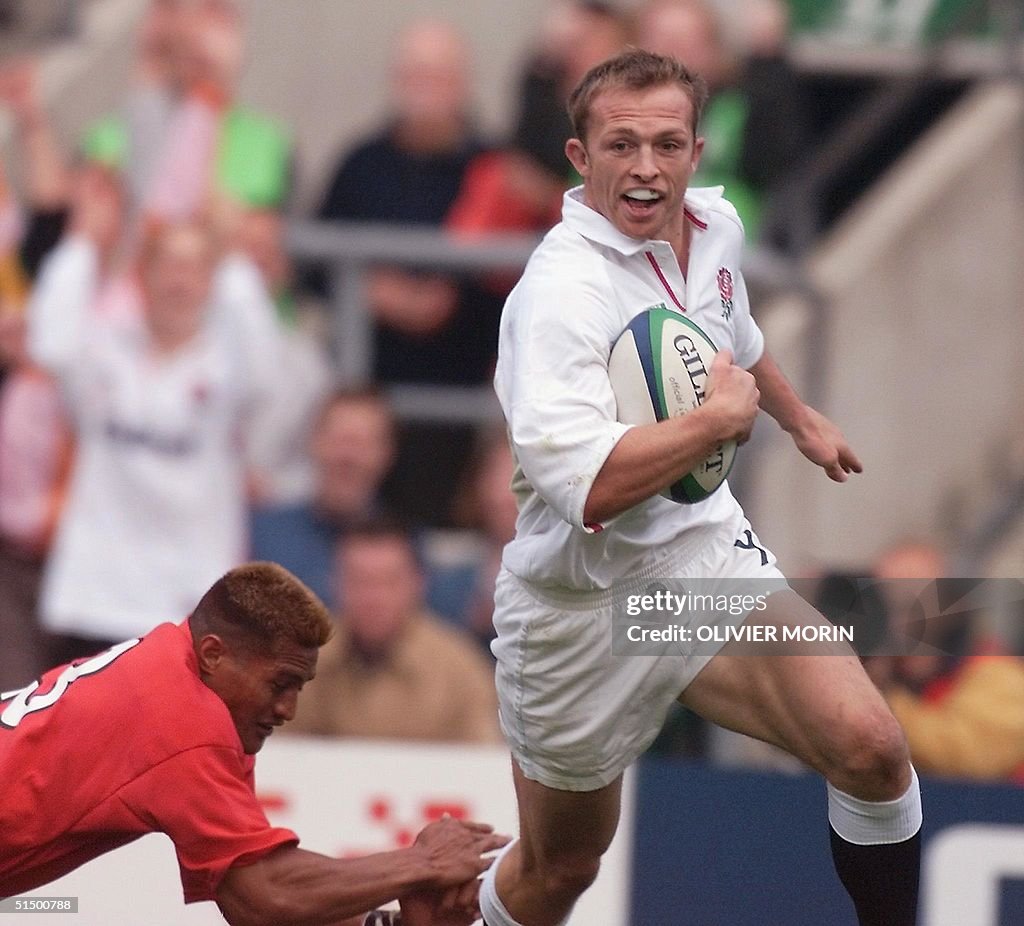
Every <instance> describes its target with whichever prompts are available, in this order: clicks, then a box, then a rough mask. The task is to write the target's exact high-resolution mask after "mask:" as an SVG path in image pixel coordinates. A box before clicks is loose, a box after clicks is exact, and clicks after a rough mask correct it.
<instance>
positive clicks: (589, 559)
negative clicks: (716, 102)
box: [494, 187, 764, 590]
mask: <svg viewBox="0 0 1024 926" xmlns="http://www.w3.org/2000/svg"><path fill="white" fill-rule="evenodd" d="M685 210H686V220H687V221H688V222H689V223H690V224H691V236H690V261H689V267H688V270H687V278H686V279H685V280H684V279H683V275H682V273H681V272H680V269H679V262H678V260H677V259H676V256H675V252H674V251H673V250H672V247H671V245H669V243H668V242H666V241H653V240H651V241H642V240H637V239H635V238H629V237H627V236H625V235H623V234H622V233H621V232H619V231H618V230H617V229H616V228H615V226H614V225H612V223H611V222H609V221H608V220H607V219H606V218H605V217H604V216H602V215H601V214H600V213H598V212H596V211H594V210H593V209H591V208H590V207H589V206H586V205H584V203H583V191H582V187H577V188H576V189H573V190H570V191H569V192H568V193H566V194H565V199H564V203H563V206H562V221H561V222H560V223H559V224H558V225H556V226H555V227H554V228H553V229H552V230H551V231H550V232H549V233H548V234H547V235H546V236H545V238H544V240H543V241H542V242H541V244H540V245H539V246H538V248H537V250H536V251H535V252H534V253H533V255H532V257H531V258H530V261H529V263H528V264H527V267H526V270H525V271H524V273H523V276H522V279H521V280H520V281H519V283H518V284H517V285H516V287H515V289H513V291H512V293H511V294H510V295H509V298H508V301H507V302H506V304H505V310H504V313H503V315H502V319H501V331H500V336H499V342H498V364H497V369H496V371H495V378H494V384H495V389H496V391H497V393H498V398H499V400H500V402H501V406H502V409H503V410H504V412H505V419H506V421H507V423H508V429H509V436H510V440H511V443H512V450H513V454H514V456H515V459H516V471H515V475H514V477H513V483H512V488H513V491H515V493H516V496H517V500H518V504H519V518H518V521H517V524H516V536H515V539H514V540H512V541H511V543H509V544H508V546H507V547H506V548H505V551H504V555H503V563H504V565H505V567H506V568H507V569H509V570H510V571H511V572H512V573H513V574H515V575H517V576H519V578H521V579H524V580H525V581H527V582H531V583H534V584H536V585H539V586H545V587H552V586H556V587H563V588H568V589H579V590H595V589H604V588H609V587H610V586H611V585H612V584H613V583H614V582H616V581H618V580H619V579H622V578H625V577H627V576H630V575H633V574H635V573H637V572H639V571H641V570H643V569H646V568H648V567H651V566H653V565H655V564H656V563H657V562H658V561H659V560H661V559H664V558H666V557H667V556H670V555H671V554H672V552H673V551H674V550H675V549H676V548H677V546H678V545H679V544H680V543H681V542H682V541H683V539H684V537H685V536H686V534H687V532H688V531H692V530H693V529H694V528H697V527H699V526H701V525H711V524H715V523H723V522H727V521H732V520H736V521H737V522H738V520H739V517H741V512H740V508H739V505H738V503H737V502H736V500H735V499H734V498H733V496H732V494H731V492H730V491H729V487H728V484H726V485H724V486H722V488H720V489H719V490H718V491H717V492H715V493H714V494H713V495H712V496H711V497H710V498H708V499H706V500H705V501H703V502H700V503H698V504H696V505H679V504H676V503H675V502H671V501H669V500H668V499H665V498H662V497H661V496H656V497H654V498H651V499H648V500H647V501H645V502H642V503H640V504H639V505H637V506H635V507H634V508H631V509H630V510H628V511H626V512H623V513H622V514H621V515H619V516H618V517H616V518H614V519H612V520H611V521H609V522H607V523H605V524H603V525H584V523H583V507H584V504H585V503H586V500H587V496H588V494H589V493H590V489H591V486H592V485H593V482H594V479H595V478H596V476H597V473H598V471H599V470H600V469H601V466H602V465H603V464H604V461H605V459H606V458H607V456H608V454H609V453H610V452H611V450H612V448H613V447H614V446H615V444H616V443H617V442H618V441H619V439H620V438H621V437H622V435H623V434H624V433H625V432H626V431H627V430H628V429H629V425H625V424H620V423H619V422H617V421H616V420H615V397H614V395H613V394H612V389H611V384H610V382H609V380H608V357H609V354H610V352H611V347H612V344H613V343H614V342H615V340H616V338H618V336H619V335H620V334H621V333H622V330H623V329H624V328H625V327H626V325H627V324H628V323H629V322H630V321H631V320H632V319H633V318H634V317H635V316H636V315H637V314H638V313H640V312H642V311H644V310H645V309H648V308H650V307H651V306H655V305H662V304H663V305H665V306H666V307H668V308H670V309H672V308H674V309H677V310H678V311H680V312H685V314H686V315H687V316H688V317H689V318H692V319H693V320H694V321H695V322H696V323H697V324H698V325H699V326H700V327H701V328H702V329H703V330H704V331H705V332H706V333H707V334H708V336H709V337H710V338H711V340H712V341H714V343H715V344H716V345H717V346H718V348H719V349H726V348H728V349H730V350H731V351H732V352H733V354H734V356H735V360H736V362H737V363H738V364H740V365H741V366H744V367H750V366H752V365H753V364H755V363H756V362H757V361H758V359H759V358H760V356H761V352H762V350H763V347H764V338H763V336H762V334H761V331H760V330H759V329H758V327H757V325H756V323H755V322H754V320H753V319H752V318H751V316H750V305H749V302H748V300H747V292H746V287H745V286H744V283H743V276H742V274H741V272H740V259H741V256H742V251H743V227H742V225H741V224H740V220H739V218H738V216H737V215H736V210H735V209H734V208H733V207H732V205H731V204H730V203H729V202H727V201H726V200H725V199H723V198H722V188H721V187H712V188H703V189H701V188H698V189H691V190H688V191H687V194H686V200H685Z"/></svg>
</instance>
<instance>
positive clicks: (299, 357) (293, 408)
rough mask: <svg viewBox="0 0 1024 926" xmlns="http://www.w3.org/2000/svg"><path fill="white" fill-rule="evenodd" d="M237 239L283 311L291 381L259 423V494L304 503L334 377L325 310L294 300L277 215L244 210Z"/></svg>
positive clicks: (286, 376) (284, 360) (255, 476)
mask: <svg viewBox="0 0 1024 926" xmlns="http://www.w3.org/2000/svg"><path fill="white" fill-rule="evenodd" d="M234 240H235V243H236V246H237V247H238V249H239V250H240V251H241V252H242V253H244V254H246V255H247V256H248V257H249V259H250V260H251V261H252V262H253V264H254V265H255V267H256V268H257V269H258V270H259V272H260V276H261V277H262V278H263V284H264V285H265V286H266V288H267V291H268V292H269V293H270V296H271V298H272V299H273V301H274V306H275V308H276V309H277V321H278V326H279V327H280V329H281V331H280V334H281V351H280V354H279V356H280V361H281V369H280V371H279V374H278V375H279V377H280V379H281V381H282V382H283V383H287V388H286V389H279V390H275V392H274V393H273V396H272V401H270V402H268V403H267V405H266V407H265V408H264V410H263V414H262V415H261V416H260V420H259V421H256V422H254V423H253V430H252V434H251V440H250V446H251V452H250V455H249V459H250V462H251V464H252V467H253V472H252V489H253V495H254V497H255V499H256V501H257V502H258V503H260V504H261V505H294V504H300V503H301V502H302V501H304V500H305V499H308V498H309V497H310V495H311V493H312V491H313V468H312V465H311V461H310V456H309V453H308V448H309V442H310V439H311V436H312V433H313V428H314V425H315V423H316V418H317V412H318V410H319V409H320V408H321V406H322V404H323V402H324V400H325V399H326V397H327V394H328V392H329V391H330V385H331V379H332V375H333V374H332V371H331V365H330V360H329V358H328V356H327V351H326V349H325V346H324V345H325V339H324V337H323V332H322V330H320V327H319V323H320V321H321V320H322V309H321V307H320V306H313V305H311V304H309V302H308V301H307V302H306V303H304V304H300V302H299V300H298V298H297V296H296V291H295V286H294V277H293V271H292V265H291V260H290V258H289V256H288V254H287V253H286V251H285V248H284V220H283V217H282V215H281V213H280V212H279V211H278V210H276V209H246V210H245V211H244V215H243V216H242V217H241V220H240V221H239V222H238V223H237V224H236V225H235V232H234Z"/></svg>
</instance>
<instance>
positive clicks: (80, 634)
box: [28, 167, 278, 661]
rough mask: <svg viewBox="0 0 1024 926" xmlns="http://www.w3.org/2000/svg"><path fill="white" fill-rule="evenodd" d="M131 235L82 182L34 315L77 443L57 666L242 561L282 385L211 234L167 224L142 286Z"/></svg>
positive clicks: (60, 554) (34, 333) (99, 188)
mask: <svg viewBox="0 0 1024 926" xmlns="http://www.w3.org/2000/svg"><path fill="white" fill-rule="evenodd" d="M122 221H123V214H122V199H121V195H120V191H119V188H118V186H117V184H116V182H115V181H114V180H113V179H112V177H111V176H110V175H109V172H107V171H106V170H105V169H103V168H96V167H90V168H87V169H86V170H85V171H84V173H83V177H82V181H81V183H80V185H79V188H78V191H77V193H76V198H75V202H74V207H73V210H72V216H71V220H70V227H69V232H68V234H67V235H66V237H65V239H64V240H63V242H62V243H61V244H60V246H59V247H58V248H57V250H56V251H54V252H53V254H52V255H51V256H50V257H49V258H48V259H47V262H46V264H45V265H44V267H43V270H42V273H41V275H40V279H39V283H38V285H37V287H36V289H35V291H34V293H33V295H32V298H31V300H30V304H29V313H28V316H29V317H28V320H29V339H28V343H29V350H30V354H31V356H32V358H33V360H34V361H35V362H36V363H38V364H39V365H40V366H43V367H45V368H46V369H47V370H48V371H49V372H50V373H52V374H53V375H54V376H56V377H57V379H58V380H59V382H60V386H61V389H62V393H63V397H64V400H65V403H66V405H67V407H68V409H69V411H70V414H71V417H72V420H73V425H74V430H75V436H76V440H77V450H76V456H75V462H74V468H73V472H72V476H71V482H70V487H69V491H68V498H67V501H66V505H65V507H64V510H63V512H62V515H61V518H60V522H59V524H58V527H57V533H56V537H55V540H54V545H53V548H52V551H51V555H50V560H49V562H48V564H47V571H46V576H45V581H44V586H43V597H42V617H43V621H44V625H45V626H46V628H47V629H48V630H50V631H51V632H52V633H54V634H57V635H58V646H57V649H56V651H55V652H54V653H53V654H51V658H52V659H53V660H54V661H67V660H69V659H72V658H75V657H77V656H79V655H82V654H83V653H85V652H88V651H95V650H96V649H99V648H102V646H103V645H104V643H106V642H109V641H111V640H120V639H123V638H125V637H127V636H132V635H138V634H143V633H146V632H147V631H148V630H150V629H151V628H152V627H154V626H155V625H156V624H157V623H159V622H161V621H163V620H166V619H168V617H172V618H173V617H174V616H176V615H177V616H180V615H183V614H186V613H187V611H188V608H189V607H190V602H193V601H195V600H196V599H197V598H198V597H199V595H201V594H202V592H203V590H204V589H205V588H206V587H207V586H209V584H210V583H211V582H212V581H213V579H215V578H216V577H217V576H218V575H220V574H221V573H223V572H225V571H226V570H227V569H229V568H230V567H231V566H233V565H235V564H236V563H238V562H239V561H240V560H241V559H242V558H243V557H244V553H245V547H246V543H245V524H246V519H245V509H246V495H245V489H246V479H245V476H246V460H245V456H244V446H243V445H244V435H245V433H246V430H247V426H248V424H249V422H250V421H251V418H252V416H255V415H258V413H259V407H260V403H261V402H262V401H264V400H265V396H266V394H267V393H268V392H269V391H271V390H272V389H273V388H274V387H275V385H276V381H275V379H274V377H275V375H276V373H277V363H276V359H275V354H276V350H277V347H278V334H277V329H276V327H275V324H274V319H273V307H272V305H271V304H270V300H269V297H268V296H267V294H266V291H265V289H264V288H263V285H262V283H261V281H260V279H259V275H258V273H257V271H256V270H255V268H253V267H252V265H251V264H250V263H249V262H248V261H247V260H246V259H245V258H243V257H241V256H240V255H231V256H229V257H227V258H224V259H223V260H221V259H220V256H219V253H218V246H217V243H216V241H215V239H214V237H213V234H212V232H211V230H210V229H209V227H208V226H205V225H203V224H200V223H198V222H190V223H177V224H173V223H172V224H164V225H154V226H153V228H152V229H151V230H150V232H149V234H148V237H147V239H146V240H145V241H144V243H143V246H142V248H141V252H140V255H139V260H138V272H137V284H136V282H135V280H136V277H134V276H132V277H128V278H116V277H115V276H111V274H110V270H109V268H110V267H111V265H112V261H113V252H114V250H115V249H116V247H117V243H118V241H119V240H120V231H121V228H122ZM115 289H116V290H118V292H119V299H118V300H116V301H115V300H112V299H111V298H110V297H109V293H110V292H111V291H112V290H115ZM115 306H116V308H115ZM240 438H242V441H240Z"/></svg>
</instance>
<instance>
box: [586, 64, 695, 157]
mask: <svg viewBox="0 0 1024 926" xmlns="http://www.w3.org/2000/svg"><path fill="white" fill-rule="evenodd" d="M665 84H675V85H676V86H678V87H680V88H681V89H682V90H684V91H685V92H686V95H687V96H688V97H689V98H690V103H691V104H692V105H693V132H694V135H696V134H697V125H698V124H699V122H700V117H701V115H702V113H703V111H704V106H705V104H706V103H707V100H708V87H707V84H706V83H705V82H704V78H703V77H701V76H700V75H699V74H696V73H694V72H693V71H691V70H690V69H689V68H687V67H686V65H684V64H682V63H681V62H679V61H677V60H676V59H675V58H669V57H667V56H665V55H656V54H654V53H653V52H649V51H643V50H641V49H639V48H631V49H629V50H628V51H624V52H622V54H620V55H616V56H615V57H614V58H609V59H608V60H606V61H602V62H601V63H600V64H598V65H596V66H594V67H592V68H591V69H590V70H589V71H587V73H586V74H584V75H583V79H582V80H581V81H580V82H579V84H577V86H576V89H575V90H573V92H572V95H571V96H570V97H569V118H570V119H571V120H572V129H573V133H574V134H575V136H576V138H578V139H579V140H580V141H582V142H584V143H585V142H586V140H587V139H586V134H587V121H588V120H589V118H590V110H591V108H592V106H593V104H594V100H595V99H597V97H598V96H600V95H601V94H602V93H604V92H605V91H606V90H618V89H625V90H647V89H649V88H651V87H660V86H662V85H665Z"/></svg>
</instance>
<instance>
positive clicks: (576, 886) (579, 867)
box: [538, 855, 601, 899]
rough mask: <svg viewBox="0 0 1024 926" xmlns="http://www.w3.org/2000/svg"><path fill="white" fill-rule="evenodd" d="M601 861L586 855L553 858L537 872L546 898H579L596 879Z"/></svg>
mask: <svg viewBox="0 0 1024 926" xmlns="http://www.w3.org/2000/svg"><path fill="white" fill-rule="evenodd" d="M600 868H601V859H600V858H599V857H591V856H587V855H566V856H562V857H559V858H553V859H550V860H549V861H548V863H547V864H545V865H543V866H542V870H541V871H540V872H538V874H539V875H540V877H541V878H542V879H543V881H544V886H545V893H546V894H547V895H548V896H557V897H567V898H573V899H575V898H576V897H579V896H580V894H582V893H583V892H584V891H585V890H586V889H587V888H588V887H590V885H591V884H593V883H594V881H595V880H596V879H597V873H598V871H599V870H600Z"/></svg>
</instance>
